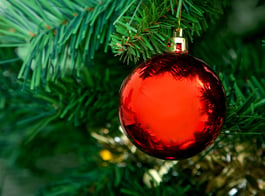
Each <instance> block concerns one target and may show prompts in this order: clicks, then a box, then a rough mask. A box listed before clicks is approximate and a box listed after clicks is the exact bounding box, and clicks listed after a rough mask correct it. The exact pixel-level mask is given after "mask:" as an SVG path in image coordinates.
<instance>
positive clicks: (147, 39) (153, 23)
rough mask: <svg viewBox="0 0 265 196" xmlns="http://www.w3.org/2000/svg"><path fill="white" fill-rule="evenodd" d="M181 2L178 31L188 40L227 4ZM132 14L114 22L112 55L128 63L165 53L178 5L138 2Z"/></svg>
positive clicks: (149, 0)
mask: <svg viewBox="0 0 265 196" xmlns="http://www.w3.org/2000/svg"><path fill="white" fill-rule="evenodd" d="M182 2H183V8H182V17H181V28H183V29H184V31H185V34H186V36H187V37H189V39H190V40H192V39H193V38H194V34H197V35H200V33H201V32H202V31H204V30H205V29H206V28H207V27H208V25H207V24H208V19H209V20H210V21H214V19H216V18H218V16H220V14H221V13H222V8H223V7H224V6H225V5H226V4H227V1H223V2H220V1H204V3H203V4H202V3H201V1H197V0H183V1H182ZM139 5H140V6H139ZM138 7H139V9H137V8H138ZM133 11H134V12H133ZM133 11H131V12H129V13H133V14H132V15H131V16H129V15H126V16H123V17H121V18H120V19H119V20H118V21H117V22H116V25H115V27H116V31H115V33H114V34H113V36H112V42H111V47H112V49H113V52H114V53H115V54H116V55H118V56H120V57H121V58H122V59H123V60H124V61H127V63H129V62H132V61H134V62H137V61H138V60H139V59H140V58H143V59H147V58H149V57H151V56H152V55H154V54H157V53H162V52H165V51H166V48H167V43H168V42H169V41H170V37H172V33H173V30H174V29H177V28H178V16H179V14H180V10H179V9H178V3H175V1H172V0H163V1H158V0H145V1H140V2H139V3H138V5H137V6H136V9H135V8H133Z"/></svg>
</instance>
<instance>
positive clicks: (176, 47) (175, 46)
mask: <svg viewBox="0 0 265 196" xmlns="http://www.w3.org/2000/svg"><path fill="white" fill-rule="evenodd" d="M181 9H182V1H181V0H180V1H179V8H178V12H179V14H178V15H179V16H178V28H177V29H175V30H174V32H173V37H172V38H171V40H170V43H169V44H168V47H169V50H170V52H174V53H177V54H183V53H185V54H187V53H188V47H187V42H186V39H185V37H183V29H182V28H180V21H181Z"/></svg>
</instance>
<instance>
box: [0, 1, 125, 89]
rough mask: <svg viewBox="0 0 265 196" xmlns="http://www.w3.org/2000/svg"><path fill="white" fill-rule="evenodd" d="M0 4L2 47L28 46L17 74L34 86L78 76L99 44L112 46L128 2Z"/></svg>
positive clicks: (6, 2)
mask: <svg viewBox="0 0 265 196" xmlns="http://www.w3.org/2000/svg"><path fill="white" fill-rule="evenodd" d="M2 4H3V5H2V6H1V8H0V26H3V27H5V28H4V29H3V30H1V33H2V34H3V35H2V37H1V38H2V39H1V40H5V41H4V42H3V43H2V44H0V47H9V46H11V45H12V46H14V47H23V48H24V50H27V53H26V55H25V56H24V57H23V61H24V63H23V65H22V67H21V69H20V72H19V75H18V78H20V79H28V77H31V85H30V87H31V89H34V88H35V87H37V86H40V84H41V82H43V83H46V82H47V81H49V80H50V79H51V80H53V81H54V80H55V79H56V78H58V77H60V76H64V75H65V74H66V73H67V72H69V71H70V72H71V71H72V72H73V75H75V74H76V75H79V73H80V70H82V68H83V67H84V66H85V64H84V63H85V60H86V59H88V58H93V57H94V55H95V52H96V50H97V49H98V48H99V45H100V44H103V45H104V47H105V52H106V51H107V48H108V43H109V41H110V35H111V33H112V32H113V30H114V29H113V25H111V24H112V23H113V22H114V20H115V19H116V18H117V17H118V16H119V14H120V13H121V11H123V9H124V7H126V6H127V5H128V1H126V0H122V1H112V0H104V1H97V0H94V1H90V0H83V1H48V2H47V1H45V0H41V1H28V0H23V1H9V0H5V1H4V2H3V3H2Z"/></svg>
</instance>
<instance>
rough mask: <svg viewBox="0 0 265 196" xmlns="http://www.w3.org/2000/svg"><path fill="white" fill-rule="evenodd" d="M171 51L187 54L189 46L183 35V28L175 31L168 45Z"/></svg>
mask: <svg viewBox="0 0 265 196" xmlns="http://www.w3.org/2000/svg"><path fill="white" fill-rule="evenodd" d="M168 47H169V50H170V52H175V53H177V54H183V53H184V54H187V53H188V47H187V42H186V39H185V38H184V37H183V31H182V29H178V30H176V31H174V35H173V37H172V38H171V41H170V44H169V45H168Z"/></svg>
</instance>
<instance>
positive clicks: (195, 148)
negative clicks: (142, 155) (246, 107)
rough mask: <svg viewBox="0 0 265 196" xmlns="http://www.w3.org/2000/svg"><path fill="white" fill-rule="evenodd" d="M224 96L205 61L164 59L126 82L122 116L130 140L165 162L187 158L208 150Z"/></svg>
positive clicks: (147, 64)
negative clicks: (165, 160) (166, 160)
mask: <svg viewBox="0 0 265 196" xmlns="http://www.w3.org/2000/svg"><path fill="white" fill-rule="evenodd" d="M225 111H226V105H225V93H224V90H223V87H222V84H221V82H220V80H219V79H218V77H217V76H216V75H215V74H214V72H213V71H212V69H211V68H209V67H208V66H207V65H206V64H205V63H204V62H203V61H201V60H199V59H197V58H194V57H192V56H190V55H187V54H171V53H167V54H160V55H157V56H155V57H153V58H151V59H149V60H147V61H146V62H144V63H142V64H140V65H139V66H138V67H137V68H136V69H135V70H134V71H133V72H132V73H131V74H130V75H129V76H128V77H127V78H126V79H125V80H124V82H123V84H122V87H121V94H120V107H119V117H120V122H121V125H122V128H123V130H124V132H125V133H126V134H127V136H128V137H129V139H130V140H131V141H132V142H133V143H134V144H135V145H136V146H137V147H138V148H139V149H141V150H142V151H144V152H146V153H148V154H150V155H152V156H155V157H157V158H161V159H184V158H188V157H191V156H193V155H196V154H197V153H199V152H201V151H202V150H203V149H205V148H206V147H207V146H209V145H210V144H211V143H212V142H213V141H214V140H215V139H216V137H217V135H218V134H219V132H220V130H221V126H222V124H223V121H224V116H225Z"/></svg>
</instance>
